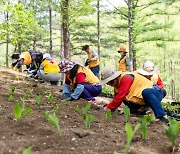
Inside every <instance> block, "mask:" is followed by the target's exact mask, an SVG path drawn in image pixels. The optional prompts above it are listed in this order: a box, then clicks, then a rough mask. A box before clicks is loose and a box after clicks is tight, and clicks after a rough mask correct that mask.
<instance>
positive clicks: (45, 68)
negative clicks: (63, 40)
mask: <svg viewBox="0 0 180 154" xmlns="http://www.w3.org/2000/svg"><path fill="white" fill-rule="evenodd" d="M37 74H38V77H39V78H40V79H42V80H43V81H44V84H46V85H51V82H52V81H53V82H57V85H58V86H59V85H60V80H61V73H60V69H59V66H58V63H57V62H56V61H54V60H53V59H52V57H51V56H50V54H48V53H46V54H44V55H43V62H42V63H41V65H40V68H39V70H38V72H37Z"/></svg>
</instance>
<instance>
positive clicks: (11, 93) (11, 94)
mask: <svg viewBox="0 0 180 154" xmlns="http://www.w3.org/2000/svg"><path fill="white" fill-rule="evenodd" d="M14 91H15V87H14V86H12V85H10V92H9V94H8V102H12V101H13V99H14V97H13V93H14Z"/></svg>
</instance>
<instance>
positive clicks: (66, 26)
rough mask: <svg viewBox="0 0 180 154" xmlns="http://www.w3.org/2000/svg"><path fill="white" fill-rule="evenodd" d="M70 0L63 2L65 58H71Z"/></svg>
mask: <svg viewBox="0 0 180 154" xmlns="http://www.w3.org/2000/svg"><path fill="white" fill-rule="evenodd" d="M68 7H69V0H63V2H62V29H63V43H64V58H66V59H69V58H70V36H69V14H68Z"/></svg>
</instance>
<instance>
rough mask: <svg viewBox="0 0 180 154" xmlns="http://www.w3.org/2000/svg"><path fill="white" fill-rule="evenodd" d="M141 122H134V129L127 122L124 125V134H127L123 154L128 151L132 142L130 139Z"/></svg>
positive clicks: (126, 153)
mask: <svg viewBox="0 0 180 154" xmlns="http://www.w3.org/2000/svg"><path fill="white" fill-rule="evenodd" d="M140 126H141V124H140V123H138V124H136V126H135V128H134V130H133V129H132V126H131V124H130V123H129V122H126V125H125V130H126V134H127V143H126V146H125V152H124V153H125V154H128V152H129V147H130V144H131V142H132V139H133V137H134V135H135V133H136V132H137V131H138V129H139V128H140Z"/></svg>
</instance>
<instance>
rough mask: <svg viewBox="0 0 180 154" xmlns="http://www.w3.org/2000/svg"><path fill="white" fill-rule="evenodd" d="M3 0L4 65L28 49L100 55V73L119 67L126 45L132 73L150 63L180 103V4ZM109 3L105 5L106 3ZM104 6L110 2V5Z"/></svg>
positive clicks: (168, 0) (167, 0) (171, 0)
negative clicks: (121, 50)
mask: <svg viewBox="0 0 180 154" xmlns="http://www.w3.org/2000/svg"><path fill="white" fill-rule="evenodd" d="M117 1H121V2H122V3H121V2H120V4H121V5H119V6H115V5H114V4H113V3H112V2H113V1H111V0H0V65H1V66H6V67H9V65H10V64H11V59H10V57H11V55H12V54H13V53H17V52H24V51H27V50H31V49H33V50H36V51H41V52H43V53H47V52H48V53H50V54H51V55H52V56H53V57H54V58H56V59H57V61H60V60H61V59H62V58H75V57H80V58H81V59H82V60H83V61H85V60H86V58H87V55H86V53H85V52H83V51H81V48H82V46H83V45H85V44H88V45H90V47H91V48H93V49H95V50H97V51H98V53H99V55H100V69H101V70H102V69H103V68H105V67H112V68H115V69H116V68H117V65H118V60H119V58H120V55H119V54H118V53H117V50H118V49H119V47H120V46H125V47H126V48H127V50H128V51H129V56H130V59H131V63H132V66H133V67H132V69H133V70H136V68H138V67H141V66H142V64H143V62H144V61H145V60H151V61H153V62H154V63H155V65H156V66H157V67H158V68H159V73H160V76H161V78H162V79H163V81H164V84H165V88H166V90H167V94H168V96H169V97H170V98H172V99H173V100H176V101H179V100H180V60H179V57H180V43H179V42H180V1H179V0H117ZM105 2H106V3H105ZM105 4H108V6H106V5H105Z"/></svg>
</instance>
